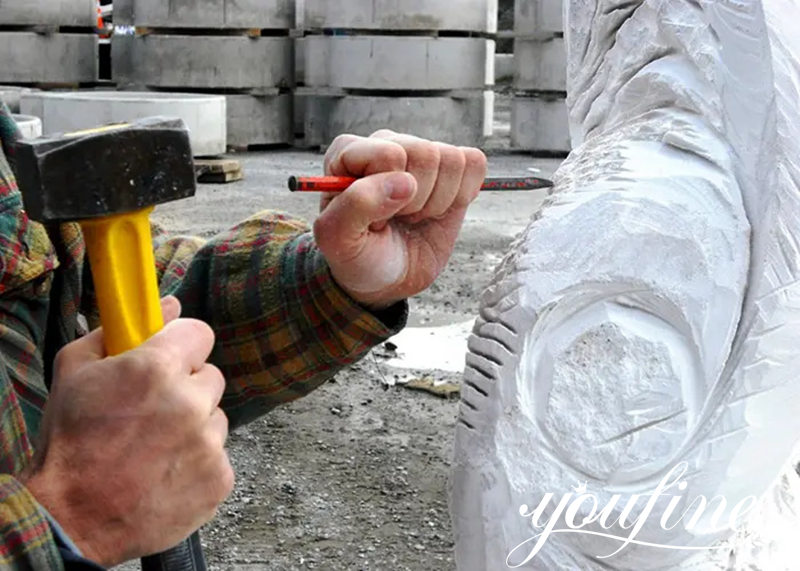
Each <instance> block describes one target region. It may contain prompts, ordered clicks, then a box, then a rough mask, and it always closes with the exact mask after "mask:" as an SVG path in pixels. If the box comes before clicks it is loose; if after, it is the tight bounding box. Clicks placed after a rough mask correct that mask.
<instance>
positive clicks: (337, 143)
mask: <svg viewBox="0 0 800 571" xmlns="http://www.w3.org/2000/svg"><path fill="white" fill-rule="evenodd" d="M361 138H362V137H358V136H356V135H350V134H344V135H338V136H337V137H336V138H335V139H334V140H333V141H332V142H331V144H330V146H328V149H327V150H326V151H325V158H324V161H323V165H324V168H325V172H326V173H329V172H330V171H331V168H332V166H333V165H334V163H336V162H337V161H339V160H340V159H341V156H342V154H343V153H344V151H345V150H346V149H347V147H349V146H350V145H351V144H352V143H354V142H355V141H358V140H359V139H361Z"/></svg>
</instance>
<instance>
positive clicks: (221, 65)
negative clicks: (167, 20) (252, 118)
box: [112, 34, 294, 89]
mask: <svg viewBox="0 0 800 571" xmlns="http://www.w3.org/2000/svg"><path fill="white" fill-rule="evenodd" d="M112 62H113V66H114V67H113V77H114V79H115V80H116V81H118V82H120V83H121V84H123V85H126V84H134V85H147V86H152V87H165V88H185V87H189V88H225V89H252V88H264V87H290V86H292V85H293V83H294V51H293V48H292V39H291V38H289V37H257V38H250V37H247V36H177V35H176V36H173V35H156V34H153V35H149V36H114V38H113V41H112Z"/></svg>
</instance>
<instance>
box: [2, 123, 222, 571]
mask: <svg viewBox="0 0 800 571" xmlns="http://www.w3.org/2000/svg"><path fill="white" fill-rule="evenodd" d="M17 171H18V172H17V174H18V178H19V184H20V191H21V192H22V196H23V200H24V203H25V209H26V210H27V213H28V215H29V216H30V217H31V218H32V219H34V220H38V221H39V222H43V223H52V222H66V221H78V222H80V225H81V228H82V230H83V234H84V239H85V241H86V251H87V254H88V256H89V264H90V266H91V269H92V278H93V280H94V286H95V291H96V295H97V304H98V307H99V310H100V321H101V324H102V326H103V332H104V339H105V344H106V351H107V352H108V354H109V355H117V354H119V353H122V352H125V351H128V350H130V349H133V348H135V347H137V346H138V345H140V344H141V343H142V342H144V341H145V340H147V339H148V338H149V337H150V336H151V335H153V334H154V333H156V332H157V331H158V330H160V329H161V328H162V327H163V326H164V319H163V316H162V315H161V302H160V296H159V292H158V282H157V278H156V267H155V259H154V256H153V245H152V240H151V235H150V222H149V216H150V212H151V211H152V210H153V208H154V206H155V205H156V204H160V203H162V202H168V201H171V200H177V199H180V198H186V197H189V196H193V195H194V193H195V173H194V163H193V161H192V151H191V146H190V144H189V133H188V130H187V129H186V126H185V125H184V124H183V121H181V120H179V119H164V118H152V119H144V120H141V121H136V122H133V123H126V124H119V125H109V126H106V127H99V128H97V129H89V130H86V131H79V132H76V133H70V134H66V135H57V136H52V137H44V138H39V139H35V140H29V141H23V142H20V143H18V144H17ZM142 569H143V570H145V571H156V570H157V571H167V570H170V571H177V570H181V571H183V570H186V571H190V570H196V571H200V570H205V569H206V564H205V559H204V557H203V552H202V548H201V545H200V538H199V536H198V534H197V533H195V534H194V535H192V536H191V537H190V538H189V539H187V540H186V541H184V542H183V543H182V544H181V545H179V546H178V547H175V548H173V549H172V550H170V551H167V552H165V553H161V554H158V555H154V556H151V557H147V558H144V559H142Z"/></svg>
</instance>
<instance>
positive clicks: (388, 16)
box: [304, 0, 497, 33]
mask: <svg viewBox="0 0 800 571" xmlns="http://www.w3.org/2000/svg"><path fill="white" fill-rule="evenodd" d="M304 26H305V27H306V28H353V29H359V30H454V31H459V30H463V31H476V32H489V33H494V32H495V31H497V0H459V2H458V7H457V9H454V5H453V4H452V3H450V2H442V1H441V0H405V1H404V2H398V1H397V0H347V2H331V1H330V0H305V21H304Z"/></svg>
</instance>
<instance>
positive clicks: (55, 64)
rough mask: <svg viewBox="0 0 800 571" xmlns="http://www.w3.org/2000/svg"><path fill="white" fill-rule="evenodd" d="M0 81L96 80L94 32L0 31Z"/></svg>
mask: <svg viewBox="0 0 800 571" xmlns="http://www.w3.org/2000/svg"><path fill="white" fill-rule="evenodd" d="M0 46H2V49H0V82H8V83H88V82H93V81H97V68H98V59H97V58H98V55H97V54H98V47H97V37H96V36H95V35H94V34H48V35H44V34H35V33H32V32H0Z"/></svg>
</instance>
